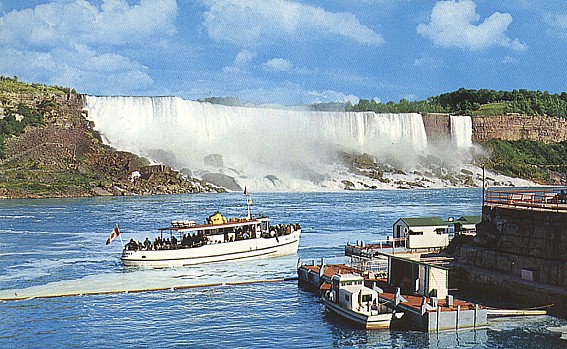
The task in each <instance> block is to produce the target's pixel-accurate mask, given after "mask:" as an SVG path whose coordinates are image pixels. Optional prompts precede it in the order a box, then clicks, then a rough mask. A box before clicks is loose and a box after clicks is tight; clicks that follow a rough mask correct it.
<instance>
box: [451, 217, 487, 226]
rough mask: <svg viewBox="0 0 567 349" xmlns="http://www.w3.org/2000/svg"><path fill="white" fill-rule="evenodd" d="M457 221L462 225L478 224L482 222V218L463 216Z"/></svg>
mask: <svg viewBox="0 0 567 349" xmlns="http://www.w3.org/2000/svg"><path fill="white" fill-rule="evenodd" d="M456 221H457V222H461V224H478V223H480V222H481V221H482V216H461V217H459V218H457V219H456Z"/></svg>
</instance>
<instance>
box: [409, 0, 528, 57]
mask: <svg viewBox="0 0 567 349" xmlns="http://www.w3.org/2000/svg"><path fill="white" fill-rule="evenodd" d="M479 20H480V15H479V14H478V13H476V4H475V3H474V2H473V1H472V0H460V1H438V2H437V3H436V4H435V6H434V7H433V11H432V12H431V21H430V22H429V24H420V25H418V26H417V32H418V33H419V34H421V35H423V36H425V37H427V38H429V39H431V40H432V41H433V43H434V44H435V45H436V46H438V47H457V48H462V49H468V50H471V51H476V50H483V49H486V48H489V47H493V46H501V47H507V48H511V49H513V50H515V51H524V50H526V49H527V46H526V45H525V44H524V43H522V42H520V41H519V40H518V39H513V40H512V39H510V38H509V37H508V36H507V34H506V31H507V30H508V26H509V25H510V24H511V23H512V16H511V15H510V14H509V13H500V12H495V13H493V14H492V15H491V16H490V17H488V18H486V19H485V20H484V22H482V23H480V24H478V25H475V24H474V23H476V22H478V21H479Z"/></svg>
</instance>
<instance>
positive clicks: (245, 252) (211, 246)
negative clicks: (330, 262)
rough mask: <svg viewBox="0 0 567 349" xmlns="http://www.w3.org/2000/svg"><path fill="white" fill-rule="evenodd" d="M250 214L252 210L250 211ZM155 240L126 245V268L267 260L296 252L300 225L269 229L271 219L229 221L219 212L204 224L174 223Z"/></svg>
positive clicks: (124, 257)
mask: <svg viewBox="0 0 567 349" xmlns="http://www.w3.org/2000/svg"><path fill="white" fill-rule="evenodd" d="M248 212H250V210H248ZM171 223H172V224H171V226H169V227H167V228H160V229H159V233H158V236H157V237H156V238H155V239H154V241H153V242H152V241H150V240H149V239H148V238H147V237H146V240H145V241H143V242H136V241H134V240H132V239H131V240H130V242H129V243H127V244H126V245H125V246H124V250H123V252H122V262H123V263H124V265H126V266H148V267H154V268H164V267H172V266H181V265H193V264H200V263H210V262H220V261H230V260H241V259H253V258H266V257H276V256H284V255H289V254H294V253H297V249H298V247H299V238H300V236H301V227H300V226H299V225H298V224H288V225H277V226H270V224H269V219H268V217H262V216H260V217H251V216H250V213H248V217H246V218H231V219H227V218H225V217H224V216H222V215H221V214H220V213H219V212H216V213H215V214H213V215H212V216H210V217H209V218H208V219H207V221H206V222H205V224H196V223H195V221H172V222H171Z"/></svg>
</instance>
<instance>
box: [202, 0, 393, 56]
mask: <svg viewBox="0 0 567 349" xmlns="http://www.w3.org/2000/svg"><path fill="white" fill-rule="evenodd" d="M203 2H204V3H205V5H207V6H209V10H208V11H207V12H206V13H205V15H204V16H205V21H204V26H205V28H206V29H207V32H208V34H209V36H210V37H211V38H212V39H213V40H215V41H217V42H225V43H230V44H233V45H236V46H240V47H255V46H259V45H263V44H266V43H273V42H277V41H282V40H283V41H286V40H308V39H312V38H319V37H335V36H340V37H343V38H346V39H349V40H353V41H355V42H357V43H359V44H364V45H380V44H382V43H383V41H384V40H383V39H382V37H381V36H380V34H378V33H376V32H375V31H374V30H372V29H370V28H369V27H367V26H365V25H363V24H361V23H360V22H359V20H358V19H357V18H356V17H355V16H354V15H353V14H350V13H332V12H328V11H325V10H324V9H322V8H319V7H314V6H310V5H305V4H301V3H297V2H293V1H289V0H274V1H264V0H203Z"/></svg>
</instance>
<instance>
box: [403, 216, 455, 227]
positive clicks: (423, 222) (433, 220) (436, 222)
mask: <svg viewBox="0 0 567 349" xmlns="http://www.w3.org/2000/svg"><path fill="white" fill-rule="evenodd" d="M399 221H403V222H404V223H405V224H406V225H407V226H408V227H436V226H447V225H448V223H447V221H444V220H443V219H441V218H439V217H421V218H400V219H398V220H397V221H396V223H398V222H399ZM396 223H394V224H396Z"/></svg>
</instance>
